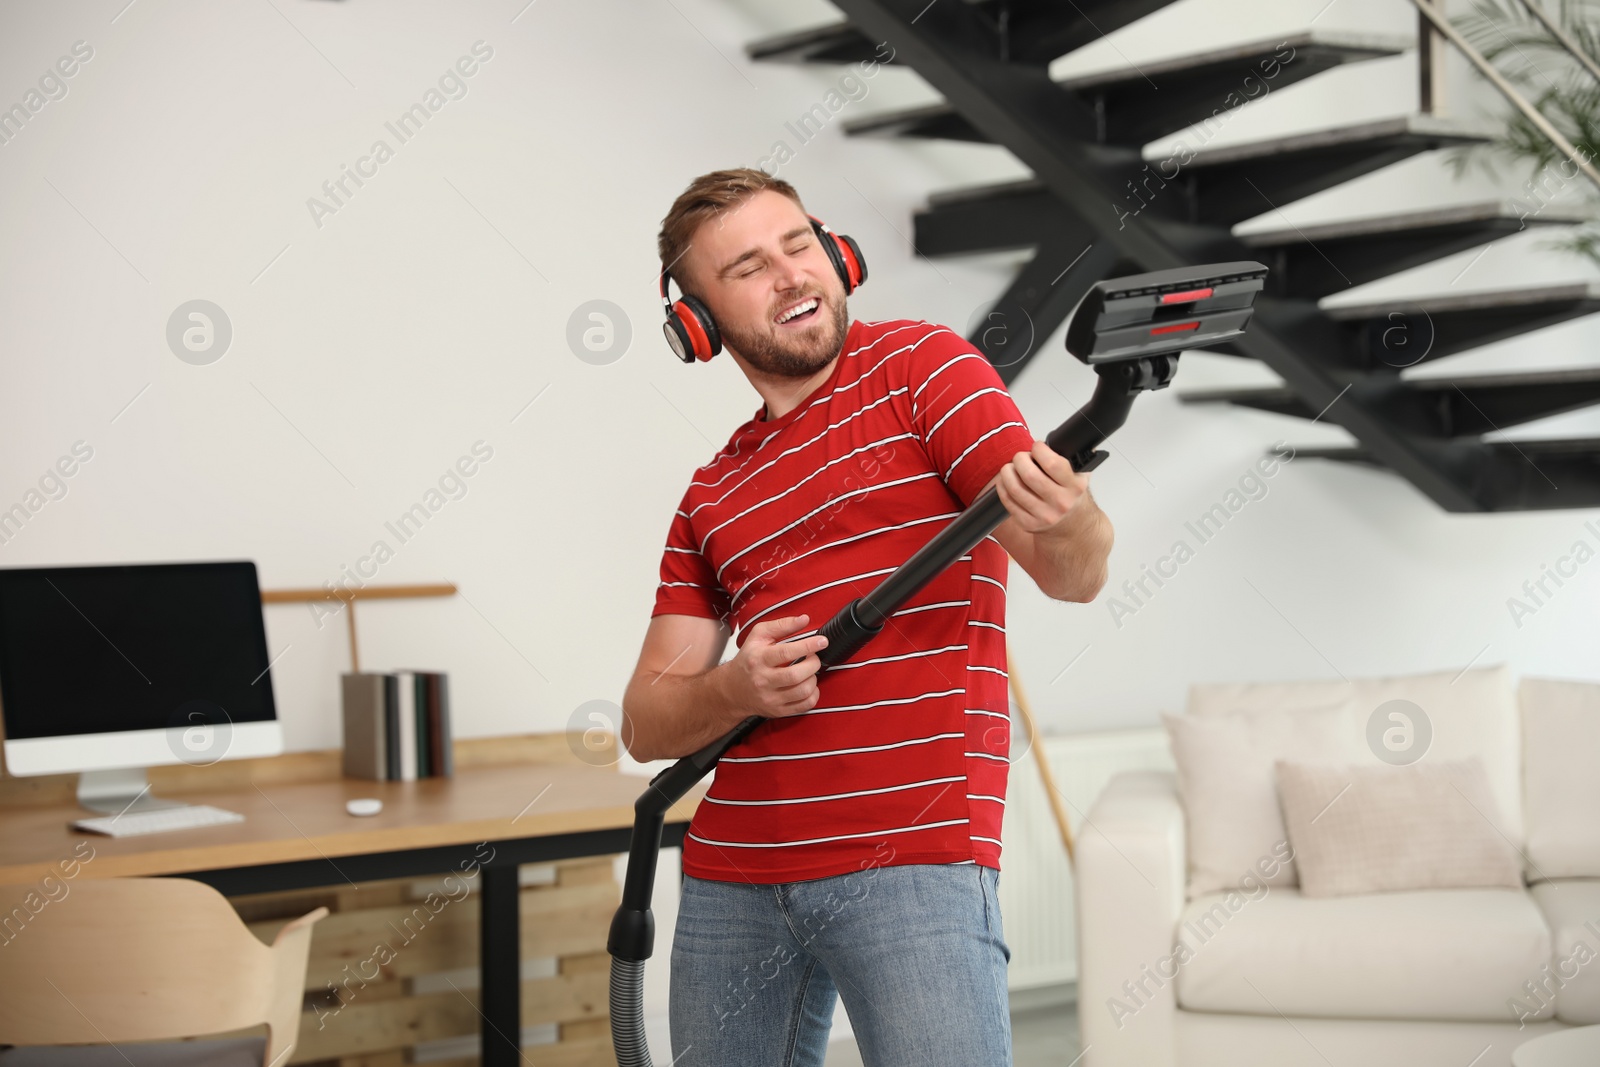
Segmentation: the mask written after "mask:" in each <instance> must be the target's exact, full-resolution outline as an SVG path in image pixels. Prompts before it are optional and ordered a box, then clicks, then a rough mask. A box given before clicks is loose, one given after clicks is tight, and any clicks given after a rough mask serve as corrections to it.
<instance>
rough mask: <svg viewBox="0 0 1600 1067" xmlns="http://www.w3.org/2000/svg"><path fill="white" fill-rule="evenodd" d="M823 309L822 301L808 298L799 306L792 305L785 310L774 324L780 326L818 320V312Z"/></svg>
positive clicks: (811, 297) (812, 297)
mask: <svg viewBox="0 0 1600 1067" xmlns="http://www.w3.org/2000/svg"><path fill="white" fill-rule="evenodd" d="M821 307H822V301H821V300H820V299H819V298H817V297H814V296H808V297H806V298H805V299H804V300H802V301H800V302H799V303H798V304H791V305H790V306H789V307H787V308H784V309H783V311H781V312H779V314H778V317H777V318H776V319H774V320H773V322H775V323H777V324H778V325H779V326H786V325H790V324H795V325H798V324H800V323H804V322H809V321H810V320H811V319H813V318H816V315H817V312H818V311H819V310H820V309H821Z"/></svg>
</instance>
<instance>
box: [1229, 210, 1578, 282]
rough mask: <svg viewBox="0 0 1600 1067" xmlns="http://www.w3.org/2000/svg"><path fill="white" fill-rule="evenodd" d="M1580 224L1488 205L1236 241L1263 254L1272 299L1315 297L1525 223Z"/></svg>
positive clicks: (1285, 228)
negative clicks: (1270, 270) (1270, 272)
mask: <svg viewBox="0 0 1600 1067" xmlns="http://www.w3.org/2000/svg"><path fill="white" fill-rule="evenodd" d="M1274 218H1275V219H1281V218H1282V215H1281V214H1278V213H1274ZM1583 221H1585V216H1584V215H1582V214H1580V213H1577V212H1560V211H1554V210H1549V211H1541V212H1538V213H1537V214H1528V213H1527V212H1526V211H1525V210H1523V209H1521V208H1519V207H1518V205H1517V203H1516V202H1515V201H1511V200H1486V201H1481V202H1477V203H1467V204H1452V205H1448V206H1445V207H1435V208H1426V209H1423V210H1420V211H1399V212H1394V213H1391V214H1387V215H1372V216H1368V217H1364V218H1357V219H1342V220H1339V221H1336V222H1319V223H1306V224H1304V225H1298V226H1297V225H1295V224H1294V223H1292V222H1288V221H1283V222H1278V223H1277V224H1276V225H1275V226H1274V227H1273V228H1271V229H1266V230H1255V231H1253V232H1250V233H1241V234H1236V235H1235V236H1236V238H1237V239H1238V240H1239V241H1240V242H1241V243H1243V244H1244V245H1246V246H1248V247H1251V248H1256V249H1261V250H1263V254H1262V255H1261V256H1260V257H1259V258H1261V259H1262V261H1263V262H1265V263H1266V264H1267V266H1268V267H1270V268H1272V274H1271V275H1269V278H1270V281H1269V283H1268V284H1269V285H1270V286H1271V287H1272V291H1273V292H1274V293H1278V294H1281V295H1285V296H1297V297H1311V298H1313V299H1315V298H1317V297H1323V296H1327V295H1328V294H1329V293H1334V292H1338V291H1339V290H1340V289H1346V288H1350V287H1352V286H1357V285H1364V284H1366V283H1367V282H1370V281H1375V280H1377V279H1379V278H1384V277H1388V276H1389V275H1391V274H1397V273H1399V272H1400V271H1403V270H1409V269H1410V268H1412V267H1417V266H1421V265H1422V264H1424V263H1431V262H1432V261H1434V260H1436V259H1440V258H1442V257H1444V256H1448V255H1453V254H1454V253H1456V252H1461V251H1465V250H1466V249H1468V248H1475V247H1477V246H1479V245H1482V244H1487V243H1488V242H1490V241H1494V240H1498V239H1499V238H1501V237H1508V236H1510V235H1511V234H1514V233H1517V232H1518V231H1520V230H1522V229H1523V228H1524V227H1525V226H1526V225H1528V224H1529V223H1532V224H1535V225H1541V226H1544V225H1555V224H1568V223H1577V222H1583Z"/></svg>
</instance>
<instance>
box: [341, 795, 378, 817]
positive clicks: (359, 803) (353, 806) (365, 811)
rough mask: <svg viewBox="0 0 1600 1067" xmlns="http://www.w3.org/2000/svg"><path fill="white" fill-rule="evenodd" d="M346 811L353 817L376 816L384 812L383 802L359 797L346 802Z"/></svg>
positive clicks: (375, 798) (372, 798)
mask: <svg viewBox="0 0 1600 1067" xmlns="http://www.w3.org/2000/svg"><path fill="white" fill-rule="evenodd" d="M344 810H345V811H348V812H349V813H350V814H351V815H376V814H378V812H380V811H382V810H383V801H381V800H379V799H378V798H377V797H357V798H356V799H354V800H347V801H345V802H344Z"/></svg>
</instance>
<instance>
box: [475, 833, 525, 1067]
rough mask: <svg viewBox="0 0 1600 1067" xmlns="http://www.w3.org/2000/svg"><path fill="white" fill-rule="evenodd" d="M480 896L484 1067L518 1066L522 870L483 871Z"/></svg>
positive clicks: (498, 866) (496, 867)
mask: <svg viewBox="0 0 1600 1067" xmlns="http://www.w3.org/2000/svg"><path fill="white" fill-rule="evenodd" d="M481 873H482V877H483V888H482V890H481V891H480V892H479V900H478V906H479V914H478V966H479V968H480V973H479V987H478V988H479V998H478V1002H479V1005H480V1006H481V1008H482V1010H483V1059H482V1060H481V1061H480V1062H481V1063H482V1064H483V1067H512V1065H514V1064H519V1063H520V1062H521V1059H522V951H521V949H522V931H521V929H520V920H521V912H520V911H519V894H520V892H521V889H520V888H519V886H518V883H517V865H516V864H515V863H502V864H495V865H486V866H484V867H483V868H482V871H481Z"/></svg>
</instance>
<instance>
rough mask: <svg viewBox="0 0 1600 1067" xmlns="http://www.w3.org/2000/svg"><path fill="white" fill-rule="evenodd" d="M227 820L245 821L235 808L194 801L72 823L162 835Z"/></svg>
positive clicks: (116, 833) (117, 833) (124, 833)
mask: <svg viewBox="0 0 1600 1067" xmlns="http://www.w3.org/2000/svg"><path fill="white" fill-rule="evenodd" d="M228 822H244V816H243V815H240V814H239V813H238V812H236V811H227V810H225V809H223V808H213V807H211V806H210V805H209V804H191V805H189V806H188V807H182V808H153V809H151V810H150V811H128V812H123V813H122V814H121V815H96V816H95V817H93V818H90V819H79V820H77V821H76V822H74V823H73V824H72V825H74V826H76V827H78V829H80V830H89V831H92V832H93V833H97V834H109V835H110V836H111V837H133V836H136V835H138V834H159V833H165V832H166V831H168V830H193V829H195V828H196V827H200V826H218V825H220V824H222V823H228Z"/></svg>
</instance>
